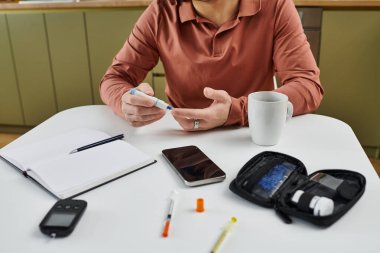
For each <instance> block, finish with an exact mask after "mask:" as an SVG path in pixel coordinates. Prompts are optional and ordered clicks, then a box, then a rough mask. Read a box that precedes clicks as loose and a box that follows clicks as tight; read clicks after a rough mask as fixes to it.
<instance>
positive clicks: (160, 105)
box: [129, 88, 173, 110]
mask: <svg viewBox="0 0 380 253" xmlns="http://www.w3.org/2000/svg"><path fill="white" fill-rule="evenodd" d="M129 93H130V94H132V95H138V96H142V97H145V98H148V99H150V100H152V101H153V102H154V106H156V107H158V108H161V109H164V110H171V109H173V107H172V106H171V105H168V104H167V103H165V102H164V101H162V100H161V99H158V98H156V97H152V96H149V95H147V94H145V93H144V92H142V91H139V90H137V89H135V88H133V89H131V90H129Z"/></svg>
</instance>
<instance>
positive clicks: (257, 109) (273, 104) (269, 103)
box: [248, 91, 293, 146]
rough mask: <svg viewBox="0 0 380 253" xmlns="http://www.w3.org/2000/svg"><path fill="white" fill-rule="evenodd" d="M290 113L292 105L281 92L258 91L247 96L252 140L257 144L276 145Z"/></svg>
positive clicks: (290, 115) (290, 116)
mask: <svg viewBox="0 0 380 253" xmlns="http://www.w3.org/2000/svg"><path fill="white" fill-rule="evenodd" d="M292 115H293V105H292V103H290V102H289V100H288V96H286V95H284V94H282V93H278V92H275V91H258V92H253V93H251V94H249V96H248V122H249V131H250V133H251V137H252V140H253V142H254V143H256V144H258V145H262V146H271V145H276V144H277V143H278V142H279V140H280V136H281V133H282V130H283V128H284V126H285V123H286V122H287V121H288V120H289V119H291V118H292Z"/></svg>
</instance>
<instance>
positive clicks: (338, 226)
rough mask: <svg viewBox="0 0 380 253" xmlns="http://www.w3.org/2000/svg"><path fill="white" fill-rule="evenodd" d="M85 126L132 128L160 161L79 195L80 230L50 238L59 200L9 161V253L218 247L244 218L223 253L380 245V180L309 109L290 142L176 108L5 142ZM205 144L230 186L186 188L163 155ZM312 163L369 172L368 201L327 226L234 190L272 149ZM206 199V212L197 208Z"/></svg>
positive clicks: (73, 115) (107, 114)
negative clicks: (260, 137) (197, 118)
mask: <svg viewBox="0 0 380 253" xmlns="http://www.w3.org/2000/svg"><path fill="white" fill-rule="evenodd" d="M78 127H89V128H94V129H99V130H103V131H105V132H107V133H109V134H111V135H113V134H119V133H125V134H126V136H127V138H126V140H127V141H128V142H130V143H132V144H133V145H135V146H136V147H138V148H139V149H141V150H143V151H144V152H146V153H147V154H149V155H151V156H153V157H155V158H156V159H157V161H158V162H157V163H156V164H154V165H152V166H149V167H147V168H144V169H142V170H140V171H138V172H135V173H133V174H131V175H128V176H126V177H123V178H121V179H118V180H116V181H114V182H112V183H110V184H107V185H105V186H102V187H100V188H97V189H95V190H93V191H90V192H88V193H85V194H83V195H81V196H79V197H78V199H84V200H86V201H87V202H88V208H87V210H86V212H85V214H84V216H83V217H82V219H81V221H80V222H79V224H78V225H77V227H76V229H75V230H74V232H73V233H72V234H71V235H70V236H69V237H67V238H64V239H54V240H53V239H48V238H47V237H46V236H44V235H43V234H41V233H40V231H39V229H38V224H39V223H40V221H41V220H42V218H43V217H44V215H45V214H46V213H47V211H48V210H49V209H50V207H51V206H52V205H53V204H54V203H55V201H56V199H54V197H53V196H52V195H50V194H48V193H47V192H45V191H44V190H43V189H42V188H40V187H38V186H37V185H36V184H34V183H33V182H32V181H31V180H27V179H26V178H24V177H23V176H22V175H21V174H20V173H19V172H18V171H16V170H15V169H14V168H12V167H10V166H9V165H8V164H6V163H5V162H4V161H0V200H1V204H0V208H1V216H0V252H1V253H11V252H54V253H56V252H65V253H67V252H102V253H104V252H112V253H114V252H134V253H135V252H147V253H148V252H149V253H152V252H176V253H177V252H181V253H182V252H191V253H193V252H210V251H211V249H212V247H213V245H214V243H215V241H216V240H217V238H218V236H219V235H220V233H221V232H222V229H223V227H224V225H225V224H226V223H227V222H228V221H229V220H230V219H231V217H232V216H236V217H237V219H238V222H237V224H236V226H235V227H234V228H233V231H232V233H231V234H230V235H229V236H228V238H227V240H226V241H225V242H224V244H223V246H222V248H221V252H239V253H243V252H266V253H270V252H276V253H278V252H292V253H293V252H302V253H303V252H308V253H310V252H318V253H321V252H345V253H348V252H379V248H380V202H379V196H380V184H379V178H378V176H377V175H376V173H375V171H374V169H373V167H372V165H371V164H370V162H369V160H368V158H367V157H366V155H365V153H364V151H363V149H362V148H361V146H360V144H359V142H358V140H357V138H356V137H355V135H354V133H353V131H352V130H351V128H350V127H349V126H348V125H347V124H345V123H343V122H341V121H339V120H336V119H333V118H329V117H325V116H320V115H304V116H299V117H295V118H293V119H292V120H290V121H289V122H288V124H287V125H286V127H285V130H284V133H283V135H282V139H281V141H280V143H279V144H278V145H276V146H273V147H260V146H257V145H255V144H254V143H253V142H252V141H251V139H250V135H249V131H248V128H247V127H243V128H237V127H236V128H224V129H217V130H213V131H208V132H198V133H188V132H184V131H182V130H181V129H180V127H179V125H178V124H177V123H176V122H175V121H174V119H173V118H172V117H171V115H170V114H168V115H166V116H165V117H164V118H163V119H162V120H160V121H159V122H156V123H154V124H151V125H149V126H146V127H141V128H137V129H133V128H131V127H130V126H128V125H127V123H126V122H125V121H123V120H122V119H120V118H118V117H117V116H116V115H114V114H113V113H112V112H111V111H110V109H109V108H107V107H105V106H84V107H78V108H74V109H69V110H66V111H63V112H60V113H58V114H57V115H55V116H53V117H51V118H50V119H48V120H47V121H45V122H43V123H42V124H40V125H39V126H37V127H35V128H34V129H32V130H31V131H29V132H28V133H26V134H24V135H23V136H21V137H20V138H19V139H17V140H16V141H14V142H13V143H11V144H9V145H8V146H7V147H5V148H12V147H19V146H22V145H23V144H26V143H32V142H35V141H38V140H41V139H44V138H48V137H50V136H54V135H56V134H59V133H63V132H66V131H68V130H71V129H74V128H78ZM185 145H197V146H198V147H199V148H200V149H202V150H203V151H204V152H205V153H206V154H207V155H208V156H209V157H210V158H211V159H212V160H213V161H214V162H215V163H216V164H217V165H219V166H220V167H221V168H222V169H223V170H224V171H225V172H226V174H227V179H226V180H225V181H224V182H222V183H217V184H212V185H206V186H200V187H194V188H191V187H187V186H185V185H184V184H183V183H182V182H181V181H180V179H179V178H178V176H177V175H176V174H175V172H174V171H172V169H171V168H170V167H169V166H168V164H167V163H166V161H164V159H163V158H162V156H161V150H162V149H165V148H171V147H177V146H185ZM265 150H271V151H278V152H282V153H286V154H289V155H292V156H295V157H296V158H298V159H300V160H301V161H303V163H304V164H305V165H306V168H307V169H308V172H309V173H311V172H313V171H316V170H320V169H332V168H337V169H347V170H354V171H358V172H360V173H362V174H363V175H364V176H365V177H366V179H367V187H366V191H365V193H364V195H363V197H362V198H361V199H360V200H359V202H358V203H357V204H356V205H355V206H354V207H353V208H352V209H351V210H350V211H349V212H348V213H347V214H346V215H345V216H343V217H342V218H341V219H340V220H339V221H337V222H336V223H335V224H334V225H332V226H331V227H329V228H327V229H323V228H319V227H316V226H314V225H311V224H309V223H307V222H303V221H301V220H298V219H294V222H293V224H291V225H287V224H285V223H283V222H282V221H281V220H280V219H279V218H278V217H277V216H276V215H275V212H274V211H273V210H272V209H267V208H263V207H260V206H256V205H255V204H252V203H250V202H248V201H246V200H244V199H242V198H240V197H238V196H237V195H235V194H233V193H232V192H231V191H230V190H229V189H228V186H229V183H230V182H231V181H232V180H233V179H234V178H235V176H236V174H237V172H238V171H239V170H240V168H241V167H242V166H243V165H244V164H245V162H247V161H248V160H249V159H250V158H252V157H253V156H254V155H256V154H258V153H260V152H262V151H265ZM173 189H176V190H177V191H179V198H178V201H177V204H176V207H175V210H174V214H173V220H172V225H171V228H170V232H169V237H168V238H162V237H161V232H162V228H163V224H164V219H165V218H166V215H167V211H168V205H169V199H168V197H169V195H170V192H171V191H172V190H173ZM197 198H204V200H205V209H206V210H205V212H204V213H197V212H195V211H194V209H195V204H196V199H197Z"/></svg>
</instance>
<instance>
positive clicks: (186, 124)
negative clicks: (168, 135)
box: [173, 116, 208, 132]
mask: <svg viewBox="0 0 380 253" xmlns="http://www.w3.org/2000/svg"><path fill="white" fill-rule="evenodd" d="M173 117H174V119H175V120H176V121H177V122H178V123H179V124H180V126H181V127H182V128H183V130H185V131H189V132H193V131H201V130H206V129H208V126H207V122H206V121H204V120H199V125H198V128H195V122H194V121H195V120H194V119H186V118H181V117H175V116H173Z"/></svg>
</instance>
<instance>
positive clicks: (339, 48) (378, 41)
mask: <svg viewBox="0 0 380 253" xmlns="http://www.w3.org/2000/svg"><path fill="white" fill-rule="evenodd" d="M320 69H321V82H322V85H323V87H324V89H325V92H326V93H325V96H324V99H323V101H322V104H321V107H320V109H319V110H318V111H317V113H319V114H324V115H328V116H331V117H334V118H337V119H340V120H343V121H345V122H346V123H348V124H349V125H350V126H351V127H352V129H353V130H354V132H355V134H356V135H357V137H358V139H359V141H360V143H361V144H362V145H364V146H380V131H379V129H380V117H379V109H380V100H379V97H380V10H373V11H370V10H368V11H366V10H357V11H355V10H351V11H348V10H345V11H343V10H326V11H324V12H323V24H322V41H321V52H320Z"/></svg>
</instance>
